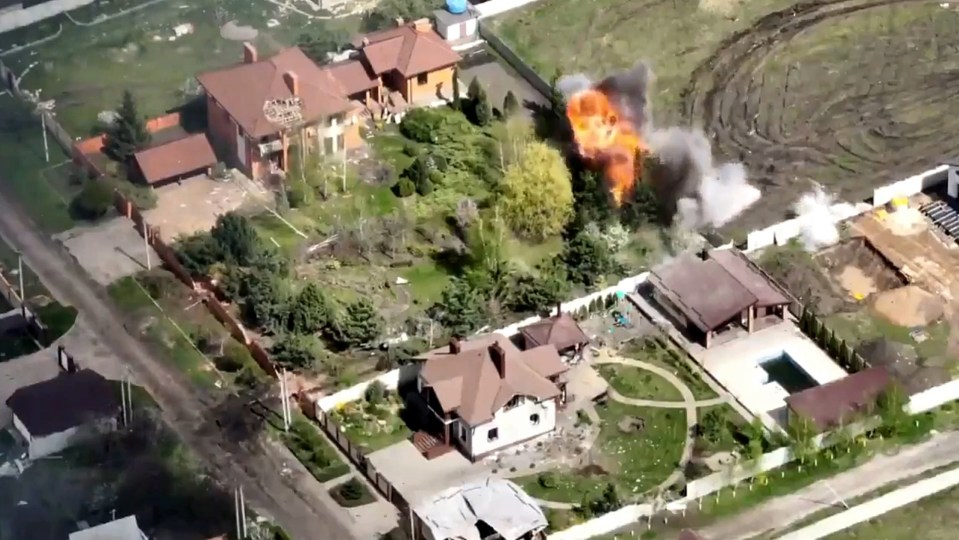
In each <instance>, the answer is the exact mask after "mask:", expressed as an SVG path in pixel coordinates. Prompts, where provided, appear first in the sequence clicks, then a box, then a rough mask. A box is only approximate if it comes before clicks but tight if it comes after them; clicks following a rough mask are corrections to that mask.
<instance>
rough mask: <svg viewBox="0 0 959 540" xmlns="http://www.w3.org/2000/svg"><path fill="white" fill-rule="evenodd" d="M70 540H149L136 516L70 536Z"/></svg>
mask: <svg viewBox="0 0 959 540" xmlns="http://www.w3.org/2000/svg"><path fill="white" fill-rule="evenodd" d="M70 540H149V539H148V538H147V535H146V534H144V533H143V531H141V530H140V526H139V525H138V524H137V517H136V516H127V517H125V518H120V519H117V520H114V521H110V522H108V523H104V524H102V525H97V526H96V527H90V528H89V529H83V530H82V531H77V532H75V533H71V534H70Z"/></svg>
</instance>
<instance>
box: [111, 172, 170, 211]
mask: <svg viewBox="0 0 959 540" xmlns="http://www.w3.org/2000/svg"><path fill="white" fill-rule="evenodd" d="M102 181H103V180H101V182H102ZM107 182H109V183H110V187H113V188H116V189H117V190H118V191H119V192H120V193H122V194H123V196H124V197H126V198H127V199H128V200H129V201H130V202H131V203H133V206H136V207H137V208H139V209H140V210H150V209H151V208H156V205H157V194H156V192H155V191H153V188H151V187H147V186H141V185H137V184H132V183H130V182H124V181H122V180H117V179H111V180H107Z"/></svg>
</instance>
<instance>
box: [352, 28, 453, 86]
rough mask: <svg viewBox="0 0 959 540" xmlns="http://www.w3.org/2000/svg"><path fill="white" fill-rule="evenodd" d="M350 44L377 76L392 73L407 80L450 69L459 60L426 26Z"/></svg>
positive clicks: (394, 30) (378, 34) (390, 31)
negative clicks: (359, 52) (393, 71)
mask: <svg viewBox="0 0 959 540" xmlns="http://www.w3.org/2000/svg"><path fill="white" fill-rule="evenodd" d="M417 25H419V26H417ZM417 28H419V29H417ZM353 44H354V46H356V47H357V48H358V49H360V51H362V54H363V56H364V57H365V58H366V61H367V62H368V64H369V66H370V68H371V69H372V70H373V72H374V73H376V74H377V75H382V74H383V73H386V72H388V71H392V70H394V69H395V70H397V71H399V72H400V74H401V75H403V76H404V77H407V78H409V77H413V76H416V75H419V74H420V73H428V72H430V71H436V70H437V69H440V68H445V67H449V66H452V65H454V64H456V63H457V62H459V61H460V59H461V57H460V55H459V54H457V52H456V51H454V50H453V49H452V48H451V47H450V45H449V43H447V42H446V40H444V39H443V38H442V37H441V36H440V35H439V34H437V33H436V32H435V31H433V27H432V25H429V24H426V23H417V22H412V23H409V24H404V25H403V26H398V27H396V28H389V29H387V30H381V31H379V32H374V33H372V34H366V35H364V36H359V37H358V38H357V39H355V40H354V42H353Z"/></svg>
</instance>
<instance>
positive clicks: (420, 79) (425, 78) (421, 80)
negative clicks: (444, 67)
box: [416, 73, 430, 86]
mask: <svg viewBox="0 0 959 540" xmlns="http://www.w3.org/2000/svg"><path fill="white" fill-rule="evenodd" d="M429 81H430V77H429V75H428V74H426V73H420V74H419V75H417V76H416V84H419V85H421V86H422V85H424V84H426V83H428V82H429Z"/></svg>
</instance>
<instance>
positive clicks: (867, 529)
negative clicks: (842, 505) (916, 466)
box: [829, 488, 959, 540]
mask: <svg viewBox="0 0 959 540" xmlns="http://www.w3.org/2000/svg"><path fill="white" fill-rule="evenodd" d="M957 527H959V488H952V489H950V490H948V491H944V492H941V493H937V494H936V495H932V496H930V497H926V498H924V499H920V500H919V501H916V502H914V503H912V504H910V505H908V506H904V507H902V508H897V509H896V510H893V511H891V512H888V513H886V514H883V515H882V516H880V517H878V518H875V519H870V520H869V521H866V522H864V523H861V524H859V525H856V526H854V527H852V528H849V529H846V530H844V531H842V532H839V533H836V534H833V535H831V536H829V538H830V540H867V539H869V540H871V539H878V538H881V539H882V540H913V539H914V538H917V537H921V538H923V539H924V540H952V539H953V538H956V528H957ZM919 531H921V533H920V532H919ZM917 533H918V536H917Z"/></svg>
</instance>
